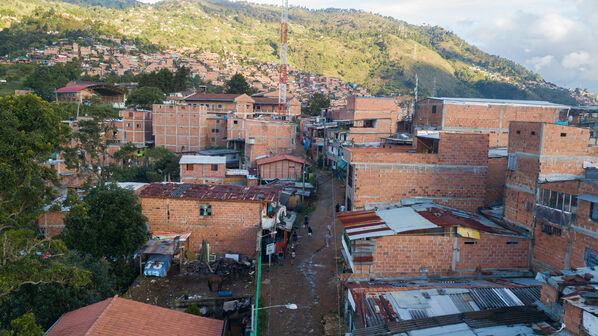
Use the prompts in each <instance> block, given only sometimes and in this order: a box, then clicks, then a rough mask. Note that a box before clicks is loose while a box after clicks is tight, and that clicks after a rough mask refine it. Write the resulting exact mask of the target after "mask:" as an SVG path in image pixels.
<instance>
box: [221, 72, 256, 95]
mask: <svg viewBox="0 0 598 336" xmlns="http://www.w3.org/2000/svg"><path fill="white" fill-rule="evenodd" d="M224 92H225V93H237V94H243V93H245V94H248V95H251V94H252V93H253V88H252V87H251V86H250V85H249V83H247V80H246V79H245V76H243V74H240V73H238V72H237V73H236V74H234V75H233V76H232V77H231V78H230V79H229V80H228V81H227V82H226V86H225V88H224Z"/></svg>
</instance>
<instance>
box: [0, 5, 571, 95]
mask: <svg viewBox="0 0 598 336" xmlns="http://www.w3.org/2000/svg"><path fill="white" fill-rule="evenodd" d="M100 1H101V0H68V1H66V0H65V1H51V0H4V1H2V2H1V3H0V27H6V28H7V29H5V30H4V31H2V32H0V55H3V54H10V55H11V56H14V57H16V56H18V55H19V53H24V52H26V51H27V49H28V48H30V47H40V46H43V45H45V44H51V43H52V42H53V41H56V40H58V39H60V38H67V39H82V38H96V39H97V38H98V37H99V36H101V35H105V36H111V37H119V38H123V37H124V38H128V39H130V40H135V42H136V43H138V44H139V45H140V46H141V47H142V48H146V49H147V48H150V49H151V48H153V46H154V45H155V46H159V47H160V48H163V49H169V50H174V51H178V52H183V51H184V52H203V51H212V52H216V53H219V54H221V55H232V56H235V57H237V58H239V59H240V60H241V61H242V62H244V63H252V62H253V63H257V62H264V61H277V59H278V45H279V37H278V34H279V19H280V12H279V9H278V8H277V7H273V6H266V5H255V4H248V3H243V2H226V1H218V0H167V1H163V2H160V3H158V4H156V5H153V6H152V5H144V4H137V5H134V3H133V2H132V1H130V0H110V1H104V2H103V3H104V4H105V5H106V6H104V7H89V5H94V4H97V3H99V2H100ZM82 3H84V4H85V5H84V6H81V5H78V4H82ZM119 4H121V5H119ZM108 7H112V8H108ZM289 22H290V28H289V29H290V31H289V63H291V64H292V65H293V66H294V67H295V68H298V69H300V70H304V71H307V72H310V73H315V74H325V75H327V76H334V77H339V78H341V79H343V80H344V81H347V82H351V83H357V84H359V85H362V86H364V87H366V88H367V89H368V90H369V91H370V92H371V93H372V94H395V93H401V94H410V93H411V92H412V90H413V87H414V86H415V74H417V75H418V78H419V92H420V96H426V95H437V96H469V97H487V98H513V99H542V100H550V101H553V102H559V103H565V104H576V103H577V101H576V99H578V98H580V96H579V95H577V94H576V93H575V92H573V91H570V90H566V89H563V88H559V87H557V86H555V85H553V84H550V83H547V82H545V81H544V80H543V79H542V78H541V77H540V76H539V75H537V74H535V73H533V72H531V71H529V70H527V69H525V68H524V67H522V66H520V65H518V64H516V63H514V62H512V61H509V60H507V59H504V58H501V57H497V56H493V55H489V54H487V53H485V52H483V51H481V50H479V49H478V48H476V47H475V46H472V45H469V44H468V43H466V42H465V41H463V40H462V39H460V38H459V37H458V36H456V35H455V34H453V33H451V32H449V31H446V30H445V29H443V28H440V27H432V26H416V25H410V24H407V23H406V22H403V21H398V20H395V19H393V18H389V17H382V16H379V15H373V14H369V13H365V12H362V11H355V10H337V9H328V10H307V9H304V8H291V9H290V11H289ZM150 41H151V42H150ZM105 42H107V41H105Z"/></svg>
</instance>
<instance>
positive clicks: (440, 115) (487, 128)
mask: <svg viewBox="0 0 598 336" xmlns="http://www.w3.org/2000/svg"><path fill="white" fill-rule="evenodd" d="M568 109H569V107H568V106H565V105H558V104H553V103H549V102H545V101H533V100H502V99H480V98H434V97H432V98H426V99H422V100H420V101H418V102H417V104H416V108H415V114H414V116H413V129H414V130H415V129H437V130H447V131H460V132H480V133H487V134H489V135H490V140H489V143H490V147H505V146H507V145H508V140H509V122H511V121H537V122H548V123H554V122H556V121H559V114H560V113H561V111H563V110H568Z"/></svg>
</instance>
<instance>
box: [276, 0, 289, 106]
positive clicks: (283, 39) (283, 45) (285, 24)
mask: <svg viewBox="0 0 598 336" xmlns="http://www.w3.org/2000/svg"><path fill="white" fill-rule="evenodd" d="M288 30H289V1H288V0H282V13H281V14H280V68H279V74H278V113H282V114H287V33H288Z"/></svg>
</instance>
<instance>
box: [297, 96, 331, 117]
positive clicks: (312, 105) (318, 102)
mask: <svg viewBox="0 0 598 336" xmlns="http://www.w3.org/2000/svg"><path fill="white" fill-rule="evenodd" d="M329 107H330V98H328V97H326V96H325V95H324V94H322V93H320V92H316V93H314V94H313V95H311V97H310V98H309V101H308V102H307V107H306V108H303V111H302V112H303V113H307V114H309V115H320V114H321V113H322V109H325V108H329Z"/></svg>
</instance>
